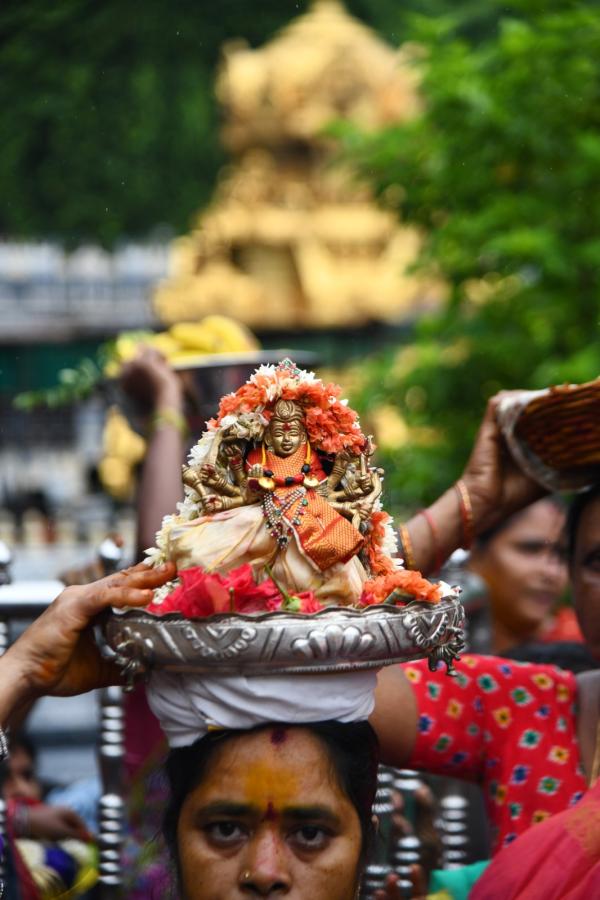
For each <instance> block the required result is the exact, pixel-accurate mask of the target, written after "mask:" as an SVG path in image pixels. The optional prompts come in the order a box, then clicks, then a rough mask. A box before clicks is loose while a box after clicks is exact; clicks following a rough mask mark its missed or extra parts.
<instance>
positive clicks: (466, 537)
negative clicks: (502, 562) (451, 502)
mask: <svg viewBox="0 0 600 900" xmlns="http://www.w3.org/2000/svg"><path fill="white" fill-rule="evenodd" d="M454 489H455V491H456V493H457V495H458V506H459V509H460V518H461V520H462V527H463V549H464V550H468V549H469V547H470V546H471V544H472V543H473V537H474V529H473V505H472V503H471V495H470V494H469V489H468V487H467V485H466V484H465V483H464V481H463V480H462V478H461V479H459V481H457V482H456V484H455V485H454Z"/></svg>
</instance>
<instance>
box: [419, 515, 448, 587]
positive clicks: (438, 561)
mask: <svg viewBox="0 0 600 900" xmlns="http://www.w3.org/2000/svg"><path fill="white" fill-rule="evenodd" d="M417 515H418V516H423V518H424V519H425V521H426V522H427V524H428V525H429V530H430V531H431V537H432V538H433V557H434V563H433V564H434V566H435V571H436V572H439V570H440V569H441V568H442V563H443V562H444V559H443V557H442V553H441V549H440V542H439V535H438V529H437V525H436V524H435V519H434V518H433V516H432V515H431V513H430V512H429V510H428V509H420V510H419V512H418V513H417Z"/></svg>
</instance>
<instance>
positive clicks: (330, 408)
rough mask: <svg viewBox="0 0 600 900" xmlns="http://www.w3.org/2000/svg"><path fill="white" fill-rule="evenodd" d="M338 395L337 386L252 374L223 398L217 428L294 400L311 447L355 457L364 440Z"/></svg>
mask: <svg viewBox="0 0 600 900" xmlns="http://www.w3.org/2000/svg"><path fill="white" fill-rule="evenodd" d="M340 393H341V388H340V386H339V385H337V384H323V382H322V381H302V380H298V381H294V380H292V379H290V377H289V375H288V374H287V373H285V372H284V373H281V372H279V371H277V370H276V371H275V373H274V374H273V375H272V376H270V375H263V374H255V375H253V376H252V378H251V380H250V381H248V382H246V384H243V385H242V386H241V387H240V388H239V389H238V390H237V391H236V392H235V393H234V394H228V395H227V396H226V397H223V398H222V400H221V403H220V405H219V415H218V417H217V421H216V424H217V425H218V424H220V422H221V420H222V419H223V418H224V417H225V416H228V415H239V414H240V413H244V412H252V411H254V410H256V409H257V408H258V407H261V408H263V409H264V408H265V407H269V406H272V405H273V403H274V402H275V400H277V399H279V398H283V399H284V400H294V401H295V402H296V403H299V404H300V405H301V406H302V407H303V408H304V410H305V413H306V429H307V432H308V436H309V440H310V442H311V444H313V445H314V446H315V447H316V448H317V449H319V450H322V451H323V452H325V453H331V454H335V453H339V452H340V451H341V450H350V451H351V452H352V453H355V454H358V453H360V452H361V451H362V450H363V449H364V446H365V443H366V441H365V436H364V434H363V433H362V432H361V430H360V428H359V426H358V416H357V414H356V412H355V411H354V410H353V409H350V408H349V407H348V406H346V404H345V403H342V402H341V401H340V399H339V396H340ZM264 413H265V415H266V417H267V418H269V410H268V409H264Z"/></svg>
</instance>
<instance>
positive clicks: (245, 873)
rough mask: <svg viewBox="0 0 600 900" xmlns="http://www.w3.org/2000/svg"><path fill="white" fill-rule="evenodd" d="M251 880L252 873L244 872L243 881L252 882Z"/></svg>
mask: <svg viewBox="0 0 600 900" xmlns="http://www.w3.org/2000/svg"><path fill="white" fill-rule="evenodd" d="M251 878H252V872H250V871H249V870H248V869H246V871H245V872H242V881H250V879H251Z"/></svg>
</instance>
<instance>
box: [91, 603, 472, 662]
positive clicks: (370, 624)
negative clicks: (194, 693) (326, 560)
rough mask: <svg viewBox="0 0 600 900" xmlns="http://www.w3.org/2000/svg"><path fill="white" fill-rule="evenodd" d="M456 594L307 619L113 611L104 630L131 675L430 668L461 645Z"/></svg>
mask: <svg viewBox="0 0 600 900" xmlns="http://www.w3.org/2000/svg"><path fill="white" fill-rule="evenodd" d="M464 618H465V617H464V611H463V607H462V604H461V602H460V600H459V599H458V596H454V597H448V598H445V599H443V600H441V601H440V602H439V603H438V604H435V605H432V604H430V603H419V602H416V601H414V602H412V603H409V604H408V605H407V606H404V607H392V606H385V605H378V606H370V607H368V608H367V609H365V610H360V611H359V610H354V609H348V608H344V607H329V608H327V609H324V610H321V611H320V612H318V613H313V614H311V615H301V614H290V613H282V612H274V613H264V614H261V615H241V614H238V613H235V614H234V613H224V614H219V615H214V616H209V617H207V618H197V619H187V618H184V617H183V616H181V615H180V614H179V613H167V614H166V615H164V616H156V615H153V614H152V613H149V612H146V611H145V610H137V609H129V610H113V611H112V613H111V614H110V615H109V616H108V617H107V619H106V620H105V622H104V626H103V635H104V639H105V641H106V644H107V645H108V647H109V648H110V651H111V652H112V654H113V655H114V656H113V658H114V659H115V661H116V662H117V663H118V664H119V665H120V666H121V669H122V671H123V672H124V673H125V674H126V675H127V676H128V677H129V678H134V677H136V676H137V675H140V674H143V673H145V672H148V671H149V670H151V669H152V668H160V669H166V670H168V671H171V672H189V673H192V672H195V673H199V674H212V675H239V674H244V675H267V674H285V673H309V672H346V671H350V670H355V669H373V668H380V667H381V666H385V665H389V664H390V663H395V662H406V661H408V660H411V659H418V658H421V657H424V656H427V657H428V659H429V665H430V668H432V669H433V668H435V667H436V666H437V663H438V662H440V661H441V662H444V663H445V664H446V666H447V669H448V673H449V674H454V672H453V662H454V660H455V659H456V658H457V657H458V655H459V653H460V652H461V651H462V650H463V648H464V633H463V626H464Z"/></svg>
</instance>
